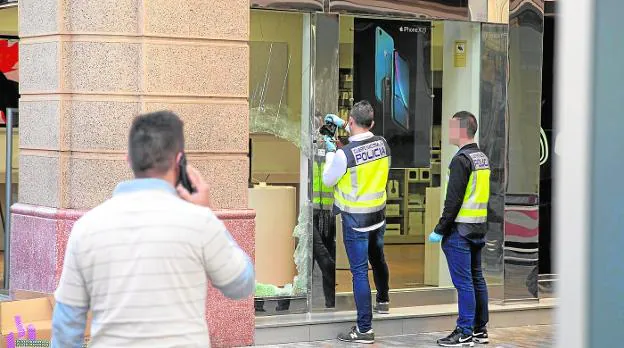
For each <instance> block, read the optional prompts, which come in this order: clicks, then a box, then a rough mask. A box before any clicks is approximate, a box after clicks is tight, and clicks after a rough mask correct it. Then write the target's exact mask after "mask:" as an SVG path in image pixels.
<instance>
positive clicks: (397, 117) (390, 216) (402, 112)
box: [336, 16, 439, 301]
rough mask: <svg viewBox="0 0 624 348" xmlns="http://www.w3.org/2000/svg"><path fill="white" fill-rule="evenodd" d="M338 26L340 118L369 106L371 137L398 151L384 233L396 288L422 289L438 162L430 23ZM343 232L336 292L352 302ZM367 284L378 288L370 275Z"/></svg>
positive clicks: (349, 20) (351, 21) (354, 21)
mask: <svg viewBox="0 0 624 348" xmlns="http://www.w3.org/2000/svg"><path fill="white" fill-rule="evenodd" d="M340 21H341V23H340V57H339V64H340V66H339V68H340V69H339V72H340V77H339V86H340V91H339V93H338V96H339V97H338V101H339V115H340V116H341V117H342V118H343V119H345V120H346V119H347V118H348V113H349V109H350V107H351V106H352V105H353V103H354V102H356V101H360V100H368V101H369V102H370V103H371V104H372V105H373V108H374V111H375V126H374V127H373V129H372V132H373V133H374V134H375V135H381V136H384V138H386V140H387V141H388V143H389V145H390V147H391V151H392V158H391V168H392V169H391V170H390V173H389V178H388V183H387V190H386V191H387V192H386V193H387V205H386V223H387V224H386V232H385V235H384V254H385V260H386V263H387V264H388V267H389V269H390V279H389V283H390V288H391V289H393V290H398V289H409V288H416V287H423V286H426V285H425V280H424V254H425V251H424V236H425V215H426V211H425V203H426V195H427V192H428V188H431V186H433V185H434V181H433V180H432V178H433V176H432V175H431V163H432V162H435V160H433V161H432V156H436V154H435V153H433V152H432V149H431V148H432V143H431V141H432V140H431V139H432V138H431V133H432V132H431V126H432V108H433V103H432V99H431V95H432V88H433V86H432V77H431V76H432V74H431V67H430V61H431V54H430V48H429V47H430V46H431V25H430V23H425V22H414V21H409V22H405V21H395V20H378V19H370V18H353V17H347V16H341V18H340ZM345 135H346V134H345ZM437 151H438V155H439V149H438V150H437ZM337 229H338V231H337V237H336V239H337V247H336V283H337V286H336V292H337V293H339V294H343V295H344V297H345V298H348V297H352V295H351V294H350V293H351V292H352V281H351V273H350V270H349V262H348V259H347V256H346V252H345V246H344V241H343V236H342V226H341V224H340V223H339V224H338V226H337ZM369 282H370V285H371V288H372V289H375V284H374V277H373V273H372V270H371V269H369ZM346 301H348V300H346Z"/></svg>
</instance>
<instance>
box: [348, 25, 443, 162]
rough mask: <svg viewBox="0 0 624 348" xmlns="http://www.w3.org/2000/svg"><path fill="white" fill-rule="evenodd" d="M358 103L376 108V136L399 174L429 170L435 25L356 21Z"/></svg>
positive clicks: (355, 65) (355, 55)
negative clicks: (387, 148)
mask: <svg viewBox="0 0 624 348" xmlns="http://www.w3.org/2000/svg"><path fill="white" fill-rule="evenodd" d="M354 31H355V33H354V40H355V41H354V67H353V68H354V77H355V85H354V97H355V100H356V101H357V100H362V99H365V100H368V101H370V102H371V104H373V107H374V108H375V127H374V128H373V132H374V133H375V134H377V135H383V136H384V137H385V138H386V140H387V141H388V143H389V144H390V147H391V149H392V167H393V168H413V167H429V162H430V157H431V155H430V147H431V123H432V108H433V100H432V98H431V96H432V94H433V91H432V84H431V76H432V73H431V68H430V61H431V25H430V23H426V22H415V21H388V20H376V19H366V18H356V19H355V25H354Z"/></svg>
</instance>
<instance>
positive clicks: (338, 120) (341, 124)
mask: <svg viewBox="0 0 624 348" xmlns="http://www.w3.org/2000/svg"><path fill="white" fill-rule="evenodd" d="M325 122H331V123H333V124H335V125H336V126H338V128H342V127H344V125H345V121H344V120H343V119H342V118H340V117H338V116H336V115H334V114H327V115H325Z"/></svg>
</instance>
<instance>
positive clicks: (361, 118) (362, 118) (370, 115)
mask: <svg viewBox="0 0 624 348" xmlns="http://www.w3.org/2000/svg"><path fill="white" fill-rule="evenodd" d="M351 117H353V120H354V121H355V123H356V124H357V125H358V126H360V127H364V128H370V127H371V126H372V125H373V120H374V119H375V112H374V111H373V106H372V105H371V104H370V103H369V102H368V101H366V100H361V101H359V102H357V103H355V105H353V108H352V109H351Z"/></svg>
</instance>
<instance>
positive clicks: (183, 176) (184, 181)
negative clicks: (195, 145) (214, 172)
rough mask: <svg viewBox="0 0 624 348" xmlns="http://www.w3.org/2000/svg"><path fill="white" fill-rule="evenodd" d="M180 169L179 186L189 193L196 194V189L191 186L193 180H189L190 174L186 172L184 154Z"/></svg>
mask: <svg viewBox="0 0 624 348" xmlns="http://www.w3.org/2000/svg"><path fill="white" fill-rule="evenodd" d="M178 166H179V167H180V177H178V185H182V187H184V188H185V189H186V190H187V191H188V192H190V193H193V192H195V188H194V187H193V185H191V180H190V179H189V176H188V172H187V171H186V155H184V154H182V158H180V163H179V164H178Z"/></svg>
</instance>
